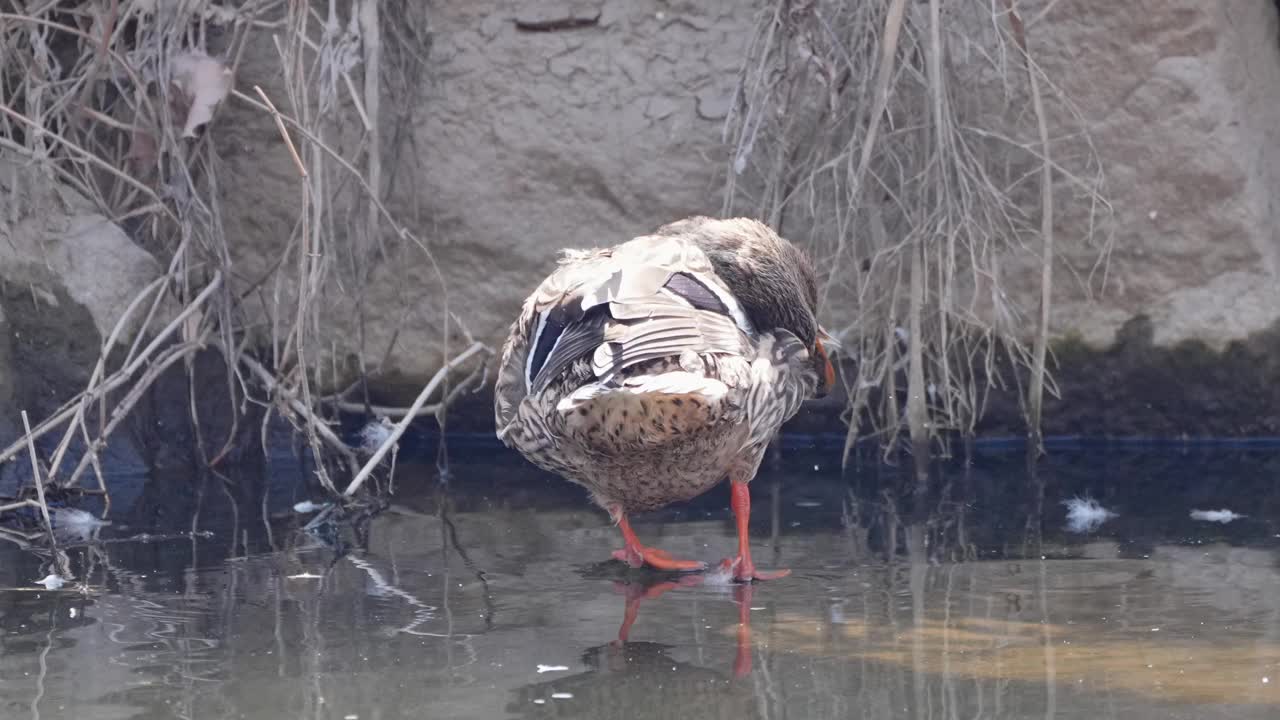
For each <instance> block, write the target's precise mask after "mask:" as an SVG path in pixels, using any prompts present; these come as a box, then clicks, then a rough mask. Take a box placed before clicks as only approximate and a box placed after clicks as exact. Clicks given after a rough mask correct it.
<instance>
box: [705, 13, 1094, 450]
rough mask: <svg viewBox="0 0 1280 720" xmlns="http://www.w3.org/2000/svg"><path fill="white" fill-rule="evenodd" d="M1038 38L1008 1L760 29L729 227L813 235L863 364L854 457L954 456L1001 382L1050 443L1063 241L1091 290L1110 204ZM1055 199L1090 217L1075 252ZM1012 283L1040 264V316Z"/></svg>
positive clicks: (749, 71)
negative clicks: (1085, 256)
mask: <svg viewBox="0 0 1280 720" xmlns="http://www.w3.org/2000/svg"><path fill="white" fill-rule="evenodd" d="M1034 22H1048V20H1045V19H1044V18H1043V16H1041V17H1038V18H1036V20H1035V21H1034ZM1026 32H1027V28H1025V27H1024V24H1023V21H1022V20H1021V18H1019V17H1018V15H1017V14H1016V12H1015V11H1014V10H1013V8H1012V6H1011V5H1008V4H1004V3H1000V4H987V3H961V4H958V5H957V4H948V5H946V6H944V5H943V4H942V3H941V2H940V0H929V1H928V2H921V3H907V2H905V0H870V1H869V2H857V3H854V2H844V1H843V0H804V1H802V0H778V1H777V2H773V3H770V5H769V6H768V8H767V9H766V10H765V11H763V12H762V14H761V17H760V21H759V23H758V26H757V32H756V35H755V37H754V38H753V39H752V42H751V44H750V48H749V52H748V56H747V59H746V61H745V62H744V64H743V69H742V73H741V77H740V82H739V91H738V94H737V99H736V103H735V107H734V109H733V111H732V112H731V114H730V116H729V118H728V119H727V121H726V126H725V134H726V139H727V140H729V141H730V143H731V147H732V153H731V158H730V167H729V173H728V176H729V182H728V185H727V188H726V194H725V206H724V211H725V212H726V213H749V214H753V215H755V216H757V217H760V218H762V219H764V220H766V221H767V222H770V223H771V224H773V225H774V226H775V227H777V228H779V229H780V230H781V231H782V232H783V233H785V234H787V235H789V236H791V237H793V238H797V239H808V240H809V241H810V244H811V247H813V248H814V249H815V251H816V254H817V256H818V257H819V260H820V262H819V266H820V267H824V268H829V269H830V270H829V273H828V275H827V277H826V280H825V283H824V286H823V288H822V293H821V294H822V298H821V300H822V305H823V308H824V309H827V310H829V311H830V313H831V314H832V315H834V316H839V317H841V318H851V320H850V321H849V322H847V324H845V325H844V326H843V327H836V328H834V330H833V334H834V335H836V337H837V338H838V339H839V340H841V342H842V344H843V347H844V348H845V349H846V351H847V353H846V354H847V359H848V360H850V361H851V363H850V364H849V365H848V366H847V368H849V369H848V375H849V376H848V377H846V378H845V380H846V383H847V388H848V394H849V398H848V399H849V407H848V410H847V415H846V418H847V420H848V423H849V432H848V441H847V443H846V461H847V459H848V453H849V451H850V450H851V449H852V447H853V446H854V443H855V442H856V441H857V439H858V438H859V437H861V436H865V435H874V436H876V437H878V438H879V440H880V442H881V444H882V447H883V448H884V451H885V453H886V455H888V454H890V453H892V452H894V451H895V450H896V449H897V448H898V447H900V446H901V443H900V436H901V434H902V431H903V430H904V429H905V430H906V431H907V432H908V433H909V435H910V438H911V446H912V447H914V448H915V454H916V456H917V457H918V458H919V457H924V456H927V455H929V454H930V453H929V452H928V451H925V450H923V449H924V448H927V447H929V446H932V448H931V449H932V450H934V451H941V452H943V453H946V452H949V441H948V439H949V438H951V437H954V436H964V435H970V434H972V432H973V428H974V425H975V423H976V421H977V420H978V419H979V418H980V417H981V415H982V412H983V407H984V404H985V393H986V388H989V387H992V386H995V387H1003V386H1006V385H1010V384H1011V385H1013V386H1014V387H1016V388H1017V389H1018V391H1019V392H1020V393H1021V394H1022V396H1023V397H1024V398H1026V401H1027V405H1026V408H1027V416H1028V426H1029V428H1030V430H1031V432H1032V433H1033V434H1036V435H1038V431H1039V415H1040V406H1041V400H1040V398H1041V397H1042V395H1043V393H1044V392H1045V391H1047V392H1049V393H1054V392H1055V388H1054V386H1053V379H1052V375H1051V374H1050V373H1049V372H1048V371H1047V369H1046V368H1047V365H1048V363H1047V361H1046V355H1047V342H1046V339H1047V333H1048V321H1049V318H1050V310H1051V306H1050V297H1051V291H1052V288H1053V280H1054V278H1053V276H1054V272H1053V271H1054V269H1055V268H1056V267H1059V266H1060V265H1061V264H1062V260H1061V259H1055V254H1054V245H1055V241H1056V242H1057V244H1059V245H1061V244H1062V243H1063V242H1068V241H1069V242H1071V243H1073V244H1078V246H1077V247H1078V248H1082V249H1085V250H1087V251H1088V252H1091V253H1093V255H1094V257H1095V258H1096V263H1095V265H1094V267H1092V268H1084V269H1083V270H1081V269H1079V268H1068V269H1069V270H1070V271H1071V273H1072V274H1073V275H1075V276H1076V277H1077V279H1078V280H1079V281H1080V282H1082V283H1084V284H1086V285H1087V286H1088V288H1087V289H1088V290H1089V291H1093V290H1095V289H1096V285H1095V284H1094V273H1093V270H1095V269H1097V268H1104V267H1105V263H1106V258H1107V256H1108V252H1109V240H1108V238H1106V237H1104V236H1103V232H1102V231H1100V230H1098V228H1102V227H1105V223H1104V220H1105V216H1106V215H1107V214H1108V213H1109V212H1110V208H1109V207H1108V205H1107V203H1106V200H1105V187H1104V184H1103V177H1102V173H1101V166H1100V163H1099V160H1098V157H1097V154H1096V152H1095V151H1094V149H1093V146H1092V144H1091V143H1090V141H1089V138H1088V135H1087V134H1086V133H1084V132H1083V130H1082V129H1081V128H1082V123H1081V122H1080V120H1079V116H1078V114H1077V113H1076V112H1075V110H1074V109H1073V107H1072V105H1071V103H1070V101H1069V99H1067V98H1065V97H1063V96H1062V94H1061V93H1060V92H1059V91H1058V90H1057V88H1056V87H1055V86H1054V85H1053V84H1052V82H1051V80H1050V79H1049V78H1048V77H1047V76H1045V74H1044V72H1043V70H1042V69H1041V68H1040V67H1039V65H1037V64H1036V62H1035V59H1034V56H1033V55H1032V54H1031V51H1030V49H1029V48H1028V42H1027V40H1026V37H1025V36H1026ZM1063 128H1066V130H1065V132H1064V131H1063ZM1054 133H1057V135H1054ZM1037 179H1038V187H1037ZM1055 198H1068V199H1069V201H1070V206H1071V209H1072V210H1073V212H1075V213H1076V214H1078V215H1080V214H1082V215H1086V216H1087V217H1085V218H1084V220H1083V221H1081V222H1079V223H1078V224H1077V225H1075V226H1080V227H1085V228H1087V230H1086V232H1085V233H1084V234H1083V236H1080V237H1073V238H1069V239H1067V238H1055V237H1054V226H1055V214H1054V199H1055ZM1080 254H1082V253H1076V255H1080ZM1010 267H1013V268H1026V267H1034V268H1037V270H1038V274H1039V276H1040V303H1039V308H1036V309H1035V310H1036V312H1032V309H1031V308H1027V307H1024V306H1023V305H1022V304H1021V302H1020V301H1019V299H1017V298H1015V297H1013V296H1012V293H1010V292H1007V288H1006V284H1007V282H1008V273H1009V272H1011V271H1010V269H1009V268H1010ZM1014 271H1017V270H1014ZM1101 274H1102V275H1105V273H1101ZM1031 318H1036V319H1031ZM1028 327H1029V328H1032V330H1031V331H1030V332H1028V331H1027V329H1026V328H1028ZM1002 366H1004V367H1013V368H1015V372H1014V375H1013V376H1012V377H1009V376H1002V374H1001V372H1000V371H999V369H998V368H1000V367H1002Z"/></svg>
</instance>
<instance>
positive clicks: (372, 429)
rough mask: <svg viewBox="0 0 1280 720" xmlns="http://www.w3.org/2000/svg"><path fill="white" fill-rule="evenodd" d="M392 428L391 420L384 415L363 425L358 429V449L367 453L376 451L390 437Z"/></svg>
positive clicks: (393, 426)
mask: <svg viewBox="0 0 1280 720" xmlns="http://www.w3.org/2000/svg"><path fill="white" fill-rule="evenodd" d="M394 428H395V425H394V424H393V423H392V422H391V420H389V419H387V418H385V417H380V418H378V419H377V420H374V421H372V422H370V423H369V424H368V425H365V426H364V427H363V428H361V429H360V449H361V450H363V451H365V452H366V453H369V454H373V453H375V452H377V451H378V448H380V447H382V444H383V443H385V442H386V441H387V440H388V439H390V438H391V431H392V430H393V429H394Z"/></svg>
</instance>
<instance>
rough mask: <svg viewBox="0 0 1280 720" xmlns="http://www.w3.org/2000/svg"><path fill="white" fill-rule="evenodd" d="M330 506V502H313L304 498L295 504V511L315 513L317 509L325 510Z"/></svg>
mask: <svg viewBox="0 0 1280 720" xmlns="http://www.w3.org/2000/svg"><path fill="white" fill-rule="evenodd" d="M327 507H329V503H313V502H311V501H310V500H303V501H302V502H300V503H294V504H293V511H294V512H296V513H303V514H306V513H313V512H315V511H317V510H323V509H325V508H327Z"/></svg>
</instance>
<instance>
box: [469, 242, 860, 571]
mask: <svg viewBox="0 0 1280 720" xmlns="http://www.w3.org/2000/svg"><path fill="white" fill-rule="evenodd" d="M817 317H818V290H817V281H816V275H815V272H814V267H813V263H812V261H811V259H810V258H809V256H808V255H807V254H806V253H805V252H803V251H802V250H801V249H800V248H799V247H798V246H797V245H795V244H793V243H792V242H790V241H788V240H786V239H785V238H783V237H781V236H780V235H779V234H778V233H776V232H775V231H774V230H773V229H772V228H770V227H769V226H768V225H765V224H764V223H761V222H759V221H757V220H754V219H751V218H741V217H740V218H712V217H706V216H693V217H688V218H684V219H681V220H676V221H674V222H670V223H667V224H665V225H662V226H661V227H659V228H657V229H656V230H654V231H653V232H651V233H650V234H647V235H641V236H639V237H635V238H632V239H631V240H627V241H625V242H622V243H620V244H617V245H614V246H612V247H597V248H592V249H581V250H579V249H567V250H564V251H562V253H561V256H560V258H559V261H558V264H557V266H556V267H555V269H554V270H552V272H551V273H550V274H549V275H547V277H546V278H545V279H544V280H543V281H542V282H541V283H540V284H539V285H538V286H537V288H536V289H535V290H534V291H533V292H532V293H531V294H530V295H529V296H528V297H527V298H526V299H525V301H524V303H523V304H522V306H521V310H520V313H519V315H518V317H517V318H516V319H515V321H514V322H513V323H512V324H511V327H510V332H509V334H508V337H507V340H506V342H505V344H504V346H503V350H502V358H501V361H500V365H499V367H498V370H497V376H496V380H495V384H494V420H495V428H496V433H497V436H498V438H499V439H500V440H501V441H502V443H503V444H504V445H506V446H507V447H508V448H511V449H514V450H516V451H518V452H519V453H520V454H521V455H523V456H524V457H525V458H526V459H527V460H528V461H530V462H531V463H533V464H534V465H536V466H538V467H540V468H542V469H543V470H546V471H549V472H551V473H554V474H558V475H560V476H561V477H563V478H565V479H567V480H569V481H571V482H573V483H576V484H578V485H580V486H582V487H583V488H585V489H586V490H587V492H588V493H589V494H590V496H591V499H592V500H593V501H594V502H595V503H596V504H597V505H599V506H600V507H601V508H602V509H604V510H605V511H606V512H607V513H608V514H609V516H610V518H611V519H612V521H613V523H614V524H615V525H616V526H617V527H618V529H619V530H620V531H621V534H622V540H623V547H622V548H621V549H620V550H617V551H614V552H613V553H612V557H614V558H616V559H618V560H621V561H623V562H625V563H626V564H627V565H629V566H631V567H633V568H640V567H642V566H648V567H650V568H653V569H656V570H660V571H674V572H693V571H702V570H706V569H707V567H708V566H707V564H706V563H704V562H702V561H698V560H690V559H681V558H677V557H674V556H673V555H671V554H670V553H668V552H666V551H664V550H661V549H658V548H654V547H649V546H646V545H644V544H643V543H641V542H640V540H639V538H638V537H637V536H636V534H635V532H634V530H633V529H632V527H631V524H630V522H629V519H628V518H629V517H630V516H632V515H633V514H636V513H641V512H648V511H653V510H657V509H659V508H662V507H665V506H668V505H671V504H673V503H679V502H686V501H688V500H691V499H693V498H695V497H697V496H699V495H702V494H703V493H706V492H708V491H709V490H711V489H712V488H713V487H715V486H717V485H719V484H720V483H721V482H723V481H725V480H726V479H727V481H728V485H729V489H730V506H731V508H732V510H733V514H734V520H735V524H736V529H737V535H738V551H737V554H736V555H735V556H732V557H729V558H726V559H725V560H724V561H722V562H721V563H720V566H721V568H722V569H723V570H725V571H727V572H729V573H731V574H732V577H733V579H734V580H736V581H738V582H752V581H756V580H769V579H774V578H779V577H783V576H785V575H787V574H788V573H789V571H788V570H777V571H772V572H770V571H762V570H758V569H757V568H756V567H755V564H754V562H753V561H752V558H751V546H750V539H749V537H748V525H749V521H750V515H751V494H750V490H749V484H750V482H751V480H752V479H753V478H754V477H755V475H756V472H757V470H758V469H759V466H760V462H761V460H762V459H763V458H764V455H765V452H766V450H767V448H768V446H769V443H770V441H771V440H772V439H773V438H774V436H775V435H777V433H778V430H779V428H780V427H781V426H782V424H783V423H784V422H786V421H787V420H788V419H790V418H791V417H793V416H794V415H795V414H796V413H797V412H798V411H799V410H800V408H801V406H802V404H803V403H804V402H805V401H807V400H810V399H813V398H820V397H823V396H825V395H826V394H827V393H828V392H829V390H830V389H831V388H832V386H833V385H834V383H835V370H834V366H833V365H832V362H831V359H830V354H829V349H830V350H834V349H835V348H836V347H837V345H836V343H835V341H834V340H833V339H832V337H831V336H830V335H829V334H828V333H827V332H826V331H825V330H824V329H823V328H822V327H821V325H820V324H819V323H818V319H817Z"/></svg>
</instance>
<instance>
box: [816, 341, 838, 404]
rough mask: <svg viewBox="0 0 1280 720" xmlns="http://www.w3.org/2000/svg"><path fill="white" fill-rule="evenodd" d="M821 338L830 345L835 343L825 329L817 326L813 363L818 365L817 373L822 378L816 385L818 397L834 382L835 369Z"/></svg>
mask: <svg viewBox="0 0 1280 720" xmlns="http://www.w3.org/2000/svg"><path fill="white" fill-rule="evenodd" d="M823 340H826V341H827V342H829V343H831V344H832V345H834V344H835V340H834V338H832V337H831V336H830V335H828V334H827V332H826V331H825V330H823V329H821V328H819V329H818V338H817V340H815V341H814V343H813V354H814V358H815V365H817V367H818V373H819V376H820V378H821V380H822V382H821V383H819V387H818V397H823V396H825V395H826V394H827V392H828V391H830V390H831V388H833V387H835V384H836V369H835V366H833V365H832V364H831V358H830V357H828V355H827V348H826V347H825V346H824V345H823V344H822V341H823Z"/></svg>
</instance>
